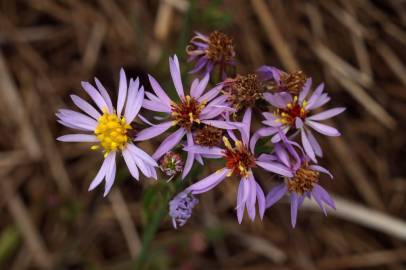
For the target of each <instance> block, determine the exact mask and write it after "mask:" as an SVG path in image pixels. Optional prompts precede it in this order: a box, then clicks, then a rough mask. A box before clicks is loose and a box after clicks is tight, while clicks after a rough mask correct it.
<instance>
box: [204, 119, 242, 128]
mask: <svg viewBox="0 0 406 270" xmlns="http://www.w3.org/2000/svg"><path fill="white" fill-rule="evenodd" d="M202 123H203V124H206V125H209V126H213V127H216V128H221V129H227V130H228V129H236V128H237V127H239V126H242V125H241V124H240V123H235V122H226V121H222V120H202Z"/></svg>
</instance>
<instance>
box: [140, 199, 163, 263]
mask: <svg viewBox="0 0 406 270" xmlns="http://www.w3.org/2000/svg"><path fill="white" fill-rule="evenodd" d="M166 212H167V203H162V204H161V205H160V206H159V208H158V209H157V211H156V212H155V214H154V216H153V217H152V219H151V222H150V224H148V226H147V228H146V230H145V232H144V235H143V239H142V247H141V251H140V254H139V256H138V258H137V261H136V263H135V267H134V269H135V270H142V269H143V267H144V266H145V263H146V261H147V259H148V251H149V247H150V246H151V242H152V240H153V239H154V236H155V234H156V232H157V230H158V228H159V226H160V225H161V223H162V221H163V219H164V218H165V216H166Z"/></svg>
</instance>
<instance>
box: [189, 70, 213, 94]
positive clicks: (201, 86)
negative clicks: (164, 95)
mask: <svg viewBox="0 0 406 270" xmlns="http://www.w3.org/2000/svg"><path fill="white" fill-rule="evenodd" d="M209 79H210V74H209V73H207V74H206V75H205V76H204V77H203V79H202V80H201V81H200V82H199V84H198V85H197V87H196V88H195V89H194V90H195V91H193V92H192V91H191V92H190V95H191V96H192V97H194V98H199V97H200V96H201V95H202V94H203V91H204V90H205V89H206V87H207V83H208V82H209Z"/></svg>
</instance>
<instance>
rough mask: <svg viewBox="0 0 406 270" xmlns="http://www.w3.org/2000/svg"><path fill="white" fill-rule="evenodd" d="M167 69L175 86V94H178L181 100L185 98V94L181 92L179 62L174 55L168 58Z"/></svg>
mask: <svg viewBox="0 0 406 270" xmlns="http://www.w3.org/2000/svg"><path fill="white" fill-rule="evenodd" d="M169 69H170V71H171V76H172V81H173V84H174V85H175V89H176V92H178V96H179V97H180V98H181V99H182V98H184V97H185V93H184V92H183V85H182V79H181V76H180V67H179V61H178V57H177V56H176V55H174V56H173V58H171V57H169Z"/></svg>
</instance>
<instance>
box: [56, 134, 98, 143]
mask: <svg viewBox="0 0 406 270" xmlns="http://www.w3.org/2000/svg"><path fill="white" fill-rule="evenodd" d="M56 139H57V140H58V141H61V142H98V141H99V140H98V139H97V137H96V136H94V135H90V134H68V135H63V136H60V137H58V138H56Z"/></svg>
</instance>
